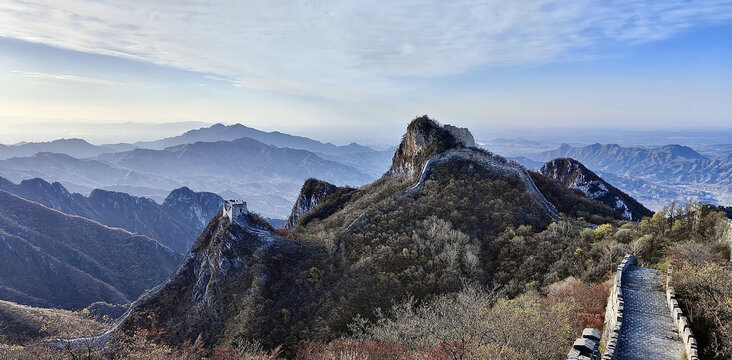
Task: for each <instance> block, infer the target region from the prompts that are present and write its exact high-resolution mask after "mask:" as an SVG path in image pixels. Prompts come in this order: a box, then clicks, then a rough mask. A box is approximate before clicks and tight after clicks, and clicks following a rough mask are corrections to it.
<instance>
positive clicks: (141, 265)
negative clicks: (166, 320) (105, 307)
mask: <svg viewBox="0 0 732 360" xmlns="http://www.w3.org/2000/svg"><path fill="white" fill-rule="evenodd" d="M0 204H1V206H0V298H2V299H5V300H10V301H13V302H17V303H21V304H27V305H32V306H43V307H62V308H67V309H80V308H84V307H86V306H88V305H89V304H91V303H93V302H95V301H104V302H108V303H112V304H120V303H127V302H129V301H131V300H133V299H135V298H137V297H138V296H139V295H140V294H142V292H143V291H145V289H150V288H152V287H153V286H155V285H157V284H158V283H160V282H161V281H162V280H163V279H165V277H166V276H167V275H168V274H170V273H171V272H172V271H173V269H175V267H176V266H177V264H178V262H179V261H180V258H181V256H180V254H178V253H176V252H174V251H172V250H171V249H170V248H168V247H166V246H164V245H162V244H160V243H158V242H157V241H155V240H153V239H151V238H148V237H146V236H143V235H137V234H133V233H130V232H128V231H125V230H122V229H118V228H110V227H107V226H104V225H102V224H100V223H98V222H96V221H92V220H88V219H85V218H82V217H78V216H71V215H67V214H64V213H62V212H60V211H57V210H53V209H50V208H48V207H46V206H43V205H41V204H39V203H36V202H32V201H29V200H26V199H23V198H20V197H18V196H16V195H13V194H11V193H8V192H6V191H2V190H0Z"/></svg>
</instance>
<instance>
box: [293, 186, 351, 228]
mask: <svg viewBox="0 0 732 360" xmlns="http://www.w3.org/2000/svg"><path fill="white" fill-rule="evenodd" d="M337 190H338V187H337V186H335V185H333V184H331V183H328V182H325V181H322V180H318V179H314V178H310V179H307V180H305V183H304V184H303V185H302V190H300V196H298V197H297V200H296V201H295V205H294V206H293V207H292V213H291V214H290V217H288V218H287V222H286V223H285V228H286V229H292V228H294V227H295V225H297V221H298V219H299V218H300V217H301V216H302V215H303V214H305V213H306V212H308V211H310V210H312V209H313V208H315V206H317V205H318V204H319V203H320V201H321V200H322V199H324V198H325V197H327V196H328V195H331V194H333V193H335V192H336V191H337Z"/></svg>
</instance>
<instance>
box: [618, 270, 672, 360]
mask: <svg viewBox="0 0 732 360" xmlns="http://www.w3.org/2000/svg"><path fill="white" fill-rule="evenodd" d="M662 280H663V276H662V275H661V273H660V272H659V271H657V270H653V269H648V268H644V267H639V266H630V267H629V268H628V269H627V270H626V271H625V272H624V273H623V295H624V298H625V313H624V315H623V326H622V327H621V329H620V336H619V338H618V347H617V349H616V351H615V352H616V356H617V359H623V360H636V359H637V360H678V359H681V355H682V354H683V353H684V344H683V343H682V341H681V337H679V333H678V332H677V331H676V327H675V326H674V324H673V320H672V318H671V313H670V312H669V310H668V306H667V305H666V294H665V292H664V289H663V286H662V285H661V284H662Z"/></svg>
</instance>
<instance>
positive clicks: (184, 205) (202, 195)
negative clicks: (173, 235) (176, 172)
mask: <svg viewBox="0 0 732 360" xmlns="http://www.w3.org/2000/svg"><path fill="white" fill-rule="evenodd" d="M223 204H224V199H223V198H222V197H221V196H219V195H217V194H214V193H211V192H194V191H193V190H191V189H189V188H187V187H182V188H180V189H175V190H173V191H171V192H170V194H169V195H168V197H166V198H165V201H163V209H165V211H166V212H167V213H168V214H170V215H173V216H174V217H176V218H177V219H179V220H182V221H183V222H185V223H188V224H191V225H193V228H194V229H195V230H196V232H197V234H196V236H197V235H198V234H200V232H201V230H203V228H205V227H206V224H208V221H209V220H211V217H213V216H214V215H215V214H216V213H217V212H218V211H219V209H221V206H222V205H223Z"/></svg>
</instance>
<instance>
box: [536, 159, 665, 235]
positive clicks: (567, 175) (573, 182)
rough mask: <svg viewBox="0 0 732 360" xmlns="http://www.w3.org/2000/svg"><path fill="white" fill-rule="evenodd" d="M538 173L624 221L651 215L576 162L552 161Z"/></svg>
mask: <svg viewBox="0 0 732 360" xmlns="http://www.w3.org/2000/svg"><path fill="white" fill-rule="evenodd" d="M539 172H540V173H541V174H542V175H544V176H548V177H550V178H552V179H555V180H558V181H560V182H561V183H562V184H563V185H564V186H565V187H567V188H569V189H577V190H580V191H582V192H583V193H585V195H587V196H589V197H590V198H592V199H595V200H598V201H600V202H602V203H604V204H605V205H607V206H609V207H611V208H613V209H615V211H617V212H618V213H619V214H620V215H622V217H623V218H624V219H626V220H632V221H638V220H640V219H642V218H643V216H650V215H651V214H653V213H652V212H651V211H650V210H648V209H647V208H646V207H645V206H643V205H642V204H641V203H639V202H638V201H636V200H635V199H633V198H632V197H630V196H629V195H628V194H626V193H624V192H622V191H620V190H619V189H617V188H616V187H614V186H612V185H610V184H608V183H607V182H605V180H603V179H602V178H600V177H599V176H597V175H596V174H595V173H593V172H592V171H590V170H589V169H587V168H586V167H585V166H584V165H582V163H580V162H579V161H577V160H574V159H570V158H559V159H554V160H551V161H549V162H547V163H546V164H544V165H543V166H542V167H541V169H540V170H539Z"/></svg>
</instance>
